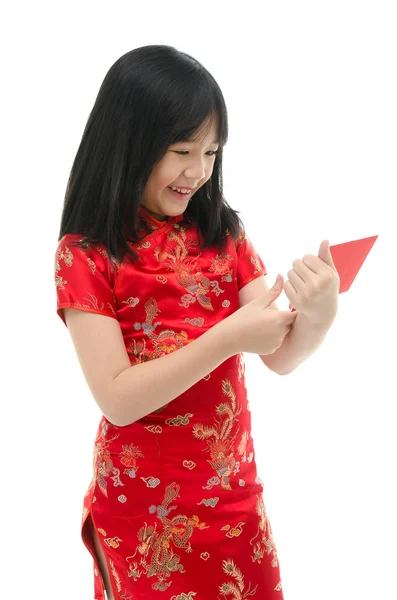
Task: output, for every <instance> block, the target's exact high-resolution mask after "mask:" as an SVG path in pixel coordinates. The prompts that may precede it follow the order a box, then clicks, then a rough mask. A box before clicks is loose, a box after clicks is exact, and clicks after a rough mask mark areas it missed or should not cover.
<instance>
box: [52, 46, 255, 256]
mask: <svg viewBox="0 0 397 600" xmlns="http://www.w3.org/2000/svg"><path fill="white" fill-rule="evenodd" d="M207 119H209V127H211V122H212V119H216V121H217V126H218V137H217V139H218V141H219V150H218V153H217V155H216V158H215V161H214V167H213V172H212V175H211V178H210V179H209V180H208V181H207V182H206V183H205V184H204V185H203V186H202V187H201V188H199V189H198V190H197V192H196V193H195V194H194V197H193V199H192V200H191V201H190V202H189V204H188V206H187V207H186V210H185V213H184V219H185V220H186V221H188V222H195V223H196V225H197V227H198V230H199V232H200V233H201V235H202V244H201V248H208V247H211V246H213V247H216V248H218V249H219V250H223V249H224V247H225V243H226V231H228V232H229V234H230V235H231V236H232V238H233V240H236V238H237V237H238V236H239V235H240V234H241V228H242V229H244V226H243V223H242V221H241V219H240V217H239V216H238V213H239V211H236V210H233V209H232V208H231V207H230V206H229V205H228V203H227V202H226V200H225V198H224V197H223V193H222V149H223V146H224V145H225V144H226V142H227V138H228V117H227V109H226V104H225V101H224V98H223V95H222V92H221V90H220V88H219V86H218V84H217V82H216V81H215V79H214V78H213V77H212V75H211V74H210V73H209V72H208V71H207V70H206V69H205V68H204V67H203V66H202V65H201V64H200V63H199V62H198V61H197V60H195V59H194V58H193V57H191V56H190V55H189V54H186V53H184V52H180V51H179V50H177V49H176V48H174V47H172V46H165V45H151V46H143V47H141V48H136V49H134V50H131V51H130V52H127V53H126V54H124V55H123V56H121V57H120V58H119V59H118V60H117V61H116V62H115V63H114V64H113V65H112V67H111V68H110V69H109V71H108V73H107V74H106V76H105V79H104V80H103V83H102V85H101V87H100V89H99V93H98V96H97V98H96V101H95V104H94V107H93V109H92V111H91V113H90V115H89V118H88V121H87V124H86V126H85V129H84V133H83V137H82V139H81V142H80V146H79V148H78V150H77V154H76V157H75V159H74V161H73V165H72V169H71V172H70V176H69V180H68V184H67V189H66V194H65V200H64V206H63V211H62V218H61V226H60V232H59V236H58V242H59V241H60V239H61V238H62V237H63V236H64V235H65V234H67V233H77V234H79V235H82V236H85V237H84V239H82V240H80V241H79V242H77V245H79V246H80V245H81V246H84V245H86V244H96V243H100V244H103V245H104V246H105V248H106V251H107V253H108V255H110V256H113V257H114V258H115V259H116V260H119V261H122V260H123V259H124V257H125V256H126V255H129V256H131V257H132V258H133V259H135V258H136V257H137V254H136V253H135V252H134V251H133V250H132V248H131V246H130V245H129V242H130V241H132V242H133V243H138V242H139V241H140V240H141V238H140V237H139V235H138V232H137V212H138V208H139V206H140V199H141V196H142V193H143V191H144V188H145V186H146V183H147V180H148V178H149V176H150V173H151V171H152V169H153V166H154V165H155V163H157V162H158V161H159V160H161V159H162V157H163V156H164V155H165V153H166V152H167V150H168V147H169V146H170V145H172V144H175V143H176V142H182V141H186V140H187V139H191V138H192V136H193V135H194V134H195V132H196V131H198V130H199V129H200V127H201V126H202V124H203V123H204V121H206V120H207ZM182 223H183V221H181V222H180V224H182Z"/></svg>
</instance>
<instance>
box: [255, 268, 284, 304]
mask: <svg viewBox="0 0 397 600" xmlns="http://www.w3.org/2000/svg"><path fill="white" fill-rule="evenodd" d="M283 284H284V279H283V276H282V275H279V276H278V277H277V279H276V281H275V283H274V284H273V286H272V287H271V288H270V289H269V291H267V292H266V294H264V295H263V296H259V297H258V298H255V300H252V302H254V303H256V304H258V305H260V306H264V308H266V307H267V306H270V304H272V303H273V302H274V301H275V300H276V298H278V296H279V295H280V294H281V292H282V291H283Z"/></svg>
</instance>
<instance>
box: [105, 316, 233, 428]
mask: <svg viewBox="0 0 397 600" xmlns="http://www.w3.org/2000/svg"><path fill="white" fill-rule="evenodd" d="M231 356H233V351H232V350H229V347H228V344H227V338H226V337H225V325H224V321H221V322H220V323H217V324H216V325H214V326H213V327H211V328H210V329H209V330H208V331H206V332H205V333H203V334H202V335H201V336H200V337H199V338H197V339H196V340H194V341H193V342H191V343H190V344H188V345H186V346H183V348H179V349H178V350H175V351H174V352H172V353H171V354H167V355H165V356H161V357H160V358H156V359H155V360H151V361H148V362H144V363H141V364H138V365H133V366H131V367H128V368H127V369H125V370H124V371H122V372H121V373H120V374H119V375H118V376H117V377H116V378H115V379H114V380H113V381H112V385H111V389H110V390H109V398H110V404H111V405H112V407H113V408H112V414H111V416H110V417H109V420H110V421H111V422H112V423H113V424H114V425H118V426H120V427H123V426H125V425H129V424H131V423H134V422H135V421H137V420H138V419H141V418H142V417H144V416H145V415H147V414H150V413H152V412H154V411H156V410H157V409H159V408H161V407H162V406H164V404H167V403H168V402H171V401H172V400H174V399H175V398H177V397H178V396H179V395H180V394H182V393H183V392H185V391H186V390H187V389H189V388H190V387H192V386H193V385H194V384H195V383H197V382H198V381H199V380H200V379H202V378H203V377H205V376H206V375H208V374H209V373H210V372H211V371H213V370H214V369H215V368H216V367H218V366H219V365H220V364H221V363H222V362H224V361H225V360H227V359H228V358H230V357H231Z"/></svg>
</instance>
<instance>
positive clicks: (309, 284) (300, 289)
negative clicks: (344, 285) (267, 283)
mask: <svg viewBox="0 0 397 600" xmlns="http://www.w3.org/2000/svg"><path fill="white" fill-rule="evenodd" d="M292 266H293V267H294V268H293V269H291V270H290V271H288V278H289V279H288V280H287V281H285V282H284V291H285V294H286V296H287V298H288V300H290V305H289V307H290V308H292V307H294V308H295V309H296V310H298V311H299V312H300V313H301V314H303V315H305V316H306V317H307V318H308V319H309V320H310V321H311V322H313V323H324V322H328V321H330V320H333V319H334V318H335V315H336V313H337V311H338V294H339V285H340V279H339V275H338V272H337V270H336V267H335V265H334V262H333V260H332V256H331V251H330V249H329V242H328V240H324V241H322V242H321V245H320V250H319V253H318V256H314V255H313V254H305V256H304V257H303V260H299V259H298V260H294V262H293V263H292Z"/></svg>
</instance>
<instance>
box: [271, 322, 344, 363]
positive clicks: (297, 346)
mask: <svg viewBox="0 0 397 600" xmlns="http://www.w3.org/2000/svg"><path fill="white" fill-rule="evenodd" d="M335 317H336V313H335V315H334V316H333V317H332V318H330V319H328V320H327V321H325V322H323V323H311V322H310V321H309V320H308V319H307V318H306V317H305V316H304V315H302V314H301V313H300V314H298V316H297V317H296V319H295V321H294V324H293V326H292V327H291V330H290V332H289V333H288V334H287V335H286V336H285V338H284V341H283V343H282V345H281V346H280V348H278V349H277V350H276V351H275V352H274V353H273V354H265V355H260V357H261V359H262V361H263V362H264V364H265V365H266V366H267V367H269V369H271V370H272V371H274V372H275V373H278V374H279V375H288V374H289V373H291V372H292V371H294V370H295V369H296V368H297V367H298V366H299V365H300V364H301V363H303V362H304V361H305V360H306V359H307V358H309V356H311V355H312V354H313V353H314V352H315V351H316V350H317V349H318V348H319V347H320V346H321V344H322V343H323V341H324V339H325V338H326V336H327V333H328V331H329V329H330V328H331V326H332V323H333V322H334V320H335Z"/></svg>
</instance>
